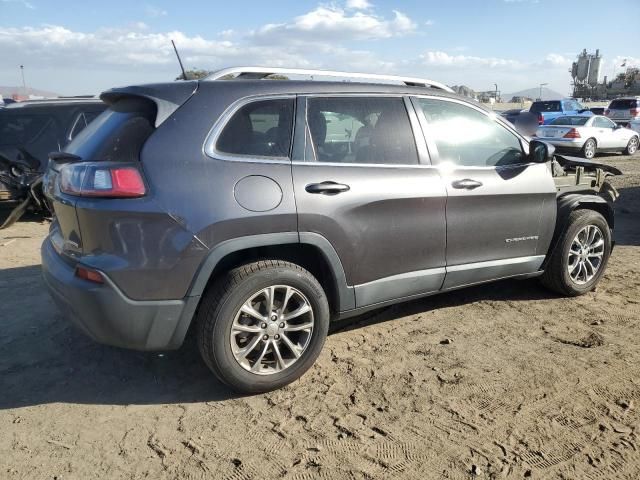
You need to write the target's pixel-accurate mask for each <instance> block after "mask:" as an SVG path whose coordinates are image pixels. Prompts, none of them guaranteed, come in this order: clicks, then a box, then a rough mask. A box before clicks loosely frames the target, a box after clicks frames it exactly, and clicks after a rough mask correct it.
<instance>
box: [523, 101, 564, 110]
mask: <svg viewBox="0 0 640 480" xmlns="http://www.w3.org/2000/svg"><path fill="white" fill-rule="evenodd" d="M529 111H530V112H532V113H540V112H561V111H562V109H561V108H560V102H558V101H551V102H533V105H531V108H530V109H529Z"/></svg>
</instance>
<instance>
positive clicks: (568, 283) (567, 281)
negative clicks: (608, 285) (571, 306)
mask: <svg viewBox="0 0 640 480" xmlns="http://www.w3.org/2000/svg"><path fill="white" fill-rule="evenodd" d="M588 225H595V226H596V227H598V228H599V229H600V231H601V232H602V237H603V240H604V252H603V257H602V262H601V264H600V266H599V267H598V270H597V271H596V274H595V276H594V277H593V278H592V279H591V280H589V281H588V282H586V283H584V284H579V283H576V282H575V281H574V280H573V279H572V278H571V276H570V275H569V272H568V265H569V249H570V248H571V244H572V242H573V240H574V238H575V237H576V235H577V234H578V232H580V231H581V230H582V229H583V228H584V227H586V226H588ZM610 255H611V230H610V229H609V224H608V223H607V221H606V220H605V218H604V217H603V216H602V215H601V214H600V213H598V212H596V211H594V210H575V211H574V212H571V215H570V216H569V222H568V226H567V228H566V229H565V231H564V232H563V233H562V235H561V236H560V238H559V239H558V244H557V246H556V249H555V251H554V252H553V254H552V255H551V258H550V259H549V263H548V264H547V267H546V269H545V271H544V274H543V275H542V277H540V281H541V282H542V284H543V285H544V286H545V287H547V288H548V289H550V290H553V291H554V292H557V293H559V294H561V295H565V296H568V297H576V296H578V295H584V294H585V293H588V292H590V291H591V290H593V289H594V288H595V287H596V285H597V284H598V282H599V281H600V278H601V277H602V275H603V274H604V271H605V269H606V268H607V262H608V261H609V256H610Z"/></svg>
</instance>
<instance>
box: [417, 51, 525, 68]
mask: <svg viewBox="0 0 640 480" xmlns="http://www.w3.org/2000/svg"><path fill="white" fill-rule="evenodd" d="M420 58H421V59H422V61H423V62H424V63H425V64H426V65H435V66H445V67H456V68H464V67H468V66H485V67H509V68H518V67H519V66H520V62H518V61H517V60H509V59H504V58H496V57H476V56H471V55H450V54H448V53H446V52H442V51H427V52H425V53H423V54H422V55H420Z"/></svg>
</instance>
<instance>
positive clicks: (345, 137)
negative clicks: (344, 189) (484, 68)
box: [307, 97, 418, 165]
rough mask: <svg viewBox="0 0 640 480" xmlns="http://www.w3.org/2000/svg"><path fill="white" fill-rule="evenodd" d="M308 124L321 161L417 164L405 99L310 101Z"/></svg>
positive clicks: (326, 99) (362, 98)
mask: <svg viewBox="0 0 640 480" xmlns="http://www.w3.org/2000/svg"><path fill="white" fill-rule="evenodd" d="M307 122H308V124H309V130H310V132H311V138H312V142H313V147H314V152H315V155H316V160H317V161H319V162H340V163H380V164H400V165H402V164H417V163H418V153H417V151H416V144H415V138H414V136H413V130H412V129H411V124H410V123H409V117H408V115H407V110H406V108H405V106H404V100H403V99H402V98H376V97H368V98H367V97H333V98H310V99H309V100H308V103H307Z"/></svg>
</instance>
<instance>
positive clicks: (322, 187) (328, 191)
mask: <svg viewBox="0 0 640 480" xmlns="http://www.w3.org/2000/svg"><path fill="white" fill-rule="evenodd" d="M350 188H351V187H349V185H345V184H344V183H336V182H332V181H326V182H321V183H310V184H309V185H307V186H306V187H305V188H304V189H305V190H306V191H307V192H309V193H321V194H324V195H337V194H338V193H342V192H346V191H348V190H349V189H350Z"/></svg>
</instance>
